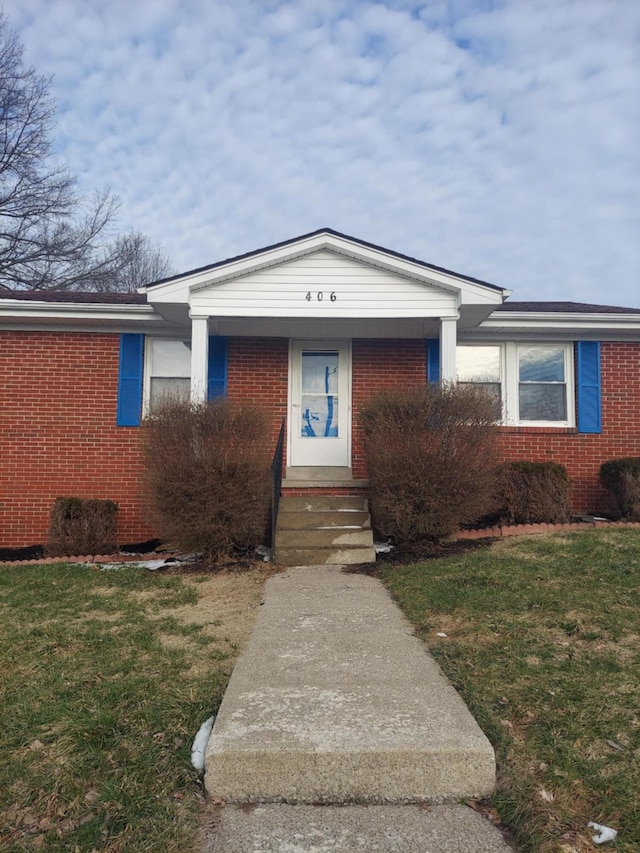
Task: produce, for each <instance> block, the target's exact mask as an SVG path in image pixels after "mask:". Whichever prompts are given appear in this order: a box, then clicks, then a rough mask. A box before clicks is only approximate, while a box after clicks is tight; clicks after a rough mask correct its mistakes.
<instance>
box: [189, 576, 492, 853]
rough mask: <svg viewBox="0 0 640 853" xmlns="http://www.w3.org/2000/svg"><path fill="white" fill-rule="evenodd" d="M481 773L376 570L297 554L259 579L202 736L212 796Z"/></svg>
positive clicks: (392, 784)
mask: <svg viewBox="0 0 640 853" xmlns="http://www.w3.org/2000/svg"><path fill="white" fill-rule="evenodd" d="M494 782H495V759H494V754H493V749H492V748H491V745H490V743H489V741H488V740H487V739H486V737H485V736H484V734H483V733H482V731H481V730H480V728H479V727H478V725H477V723H476V722H475V720H474V719H473V717H472V716H471V714H470V713H469V711H468V709H467V708H466V706H465V705H464V703H463V702H462V700H461V698H460V696H459V695H458V694H457V693H456V691H455V690H454V689H453V687H452V686H451V684H450V683H449V682H448V681H447V679H446V678H444V676H443V675H442V673H441V672H440V670H439V668H438V666H437V664H436V663H435V661H434V660H433V658H432V657H431V656H430V655H429V653H428V652H427V650H426V648H425V646H424V645H423V643H421V642H420V641H419V640H418V639H417V638H416V637H415V636H413V633H412V629H411V626H410V625H409V623H408V622H407V621H406V620H405V619H404V617H403V616H402V614H401V613H400V611H399V610H398V608H397V606H396V605H395V604H394V603H393V601H392V600H391V598H390V596H389V594H388V593H387V591H386V590H385V589H384V587H383V586H382V584H381V583H380V582H379V581H377V580H376V579H374V578H371V577H367V576H365V575H361V574H346V573H344V572H342V571H341V570H340V568H339V567H338V566H324V567H323V566H318V565H315V566H314V565H310V566H306V567H304V568H296V569H289V570H288V571H286V572H284V573H283V574H279V575H276V576H274V577H273V578H271V579H270V580H269V581H268V582H267V585H266V588H265V597H264V605H263V607H261V608H260V613H259V615H258V619H257V622H256V625H255V628H254V631H253V634H252V636H251V639H250V641H249V645H248V646H247V648H246V650H245V652H244V653H243V655H242V656H241V658H240V660H239V661H238V663H237V664H236V667H235V669H234V671H233V675H232V677H231V681H230V683H229V686H228V688H227V691H226V693H225V696H224V699H223V701H222V705H221V707H220V710H219V712H218V716H217V718H216V722H215V726H214V729H213V733H212V736H211V738H210V740H209V744H208V746H207V750H206V776H205V784H206V787H207V790H208V791H209V792H210V793H211V794H212V795H214V796H218V797H222V798H223V799H224V800H225V801H226V802H228V803H261V802H263V803H278V802H285V803H310V804H313V803H325V804H345V803H379V804H383V803H389V804H400V803H408V802H442V801H456V800H463V799H466V798H472V799H475V798H481V797H486V796H488V795H489V794H490V793H491V792H492V790H493V786H494ZM303 849H304V848H303ZM323 849H324V848H323ZM422 849H425V850H426V849H427V848H426V847H425V848H422ZM429 849H431V848H429ZM456 849H473V847H464V846H463V847H459V848H456ZM479 849H481V848H479Z"/></svg>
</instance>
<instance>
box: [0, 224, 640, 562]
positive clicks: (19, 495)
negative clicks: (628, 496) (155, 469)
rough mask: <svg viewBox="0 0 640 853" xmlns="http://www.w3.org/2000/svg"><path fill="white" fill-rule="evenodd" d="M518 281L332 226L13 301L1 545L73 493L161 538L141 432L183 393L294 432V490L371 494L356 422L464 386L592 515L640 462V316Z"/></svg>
mask: <svg viewBox="0 0 640 853" xmlns="http://www.w3.org/2000/svg"><path fill="white" fill-rule="evenodd" d="M509 297H510V292H509V291H506V290H504V289H502V288H499V287H496V286H494V285H491V284H488V283H487V282H483V281H479V280H477V279H474V278H471V277H469V276H465V275H461V274H459V273H455V272H451V271H450V270H445V269H441V268H439V267H436V266H432V265H431V264H428V263H424V262H422V261H419V260H416V259H414V258H409V257H406V256H404V255H401V254H398V253H396V252H393V251H390V250H388V249H384V248H381V247H379V246H374V245H371V244H369V243H366V242H363V241H361V240H357V239H354V238H352V237H348V236H346V235H344V234H340V233H337V232H335V231H332V230H330V229H322V230H320V231H316V232H313V233H311V234H306V235H304V236H302V237H298V238H295V239H292V240H288V241H286V242H284V243H279V244H277V245H274V246H269V247H267V248H265V249H260V250H258V251H254V252H250V253H248V254H245V255H241V256H239V257H235V258H231V259H229V260H226V261H222V262H219V263H215V264H212V265H211V266H207V267H203V268H202V269H197V270H193V271H191V272H187V273H184V274H182V275H177V276H173V277H172V278H169V279H166V280H163V281H159V282H157V283H155V284H152V285H150V286H148V287H147V288H146V292H145V293H139V294H96V293H53V292H52V293H44V292H43V293H32V292H15V291H11V292H6V291H5V292H2V293H0V376H1V393H2V407H1V411H0V442H1V447H0V545H2V546H3V547H19V546H24V545H29V544H34V543H39V542H43V541H44V540H45V538H46V532H47V528H48V519H49V512H50V509H51V505H52V503H53V500H54V499H55V498H56V497H57V496H61V495H78V496H84V497H100V498H110V499H112V500H115V501H117V503H118V504H119V506H120V521H119V539H120V541H121V542H131V541H140V540H143V539H146V538H150V537H152V536H153V535H154V534H155V532H156V531H154V530H153V529H151V528H150V527H149V524H148V520H147V518H146V515H145V511H144V507H143V505H142V502H141V497H140V480H141V474H142V469H141V459H140V452H139V426H140V422H141V418H142V417H143V415H144V412H145V411H148V410H149V407H153V404H154V400H156V399H157V398H158V397H159V396H160V395H162V394H164V393H166V392H167V391H177V392H181V393H183V394H189V395H190V396H191V398H192V399H194V400H204V399H206V398H207V397H215V396H217V395H221V394H223V395H227V396H228V397H229V398H248V399H251V400H253V401H255V402H256V403H260V404H263V405H264V406H266V407H267V408H268V410H269V411H270V412H271V413H272V418H273V434H272V441H273V445H274V447H275V443H276V439H277V435H278V431H279V429H280V425H281V423H282V421H283V420H284V421H285V424H286V453H285V456H286V458H285V469H284V478H283V481H282V491H283V494H287V495H299V496H304V495H308V494H309V493H311V492H318V491H320V492H324V493H330V494H333V495H358V494H363V493H366V488H367V472H366V467H365V460H364V457H363V450H362V440H361V435H360V433H359V430H358V426H357V423H356V414H357V412H358V408H359V406H360V405H361V404H362V402H363V401H364V400H366V399H367V398H368V397H369V396H370V395H371V393H372V392H374V391H375V390H376V389H378V388H381V387H386V386H393V385H397V384H402V385H408V384H416V383H423V382H426V381H439V380H454V379H457V380H458V381H461V382H477V383H481V384H482V385H484V386H485V387H487V388H489V389H490V390H492V391H493V392H494V393H495V394H497V395H499V396H500V399H501V401H502V409H503V424H502V427H501V436H502V445H503V448H504V453H505V456H506V457H507V458H510V459H530V460H538V461H545V460H555V461H557V462H561V463H563V464H564V465H566V467H567V469H568V471H569V474H570V476H571V478H572V503H573V509H574V511H575V512H577V513H587V512H594V511H595V512H603V511H606V510H607V509H608V508H609V506H610V505H609V498H608V496H607V495H606V494H605V493H604V491H603V490H602V488H601V487H600V485H599V483H598V469H599V466H600V464H601V463H602V462H604V461H606V460H608V459H612V458H617V457H622V456H639V455H640V308H638V309H632V308H613V307H608V306H600V305H587V304H580V303H572V302H517V301H512V300H511V298H509Z"/></svg>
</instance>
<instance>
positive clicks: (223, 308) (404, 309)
mask: <svg viewBox="0 0 640 853" xmlns="http://www.w3.org/2000/svg"><path fill="white" fill-rule="evenodd" d="M190 304H191V311H192V313H193V314H198V315H201V314H208V315H210V316H217V317H255V316H261V317H283V316H285V317H352V318H357V317H416V316H421V317H443V316H451V317H453V316H455V315H456V313H457V310H458V303H457V294H456V292H455V291H451V290H445V289H443V288H438V287H433V286H431V287H430V286H427V285H425V284H422V283H419V282H417V281H414V280H411V279H409V278H407V277H405V276H401V275H398V274H397V273H394V272H390V271H389V270H386V269H380V268H377V267H374V266H371V265H369V264H364V263H362V262H361V261H355V260H353V259H351V258H349V257H346V256H345V255H342V254H340V253H337V252H334V251H330V250H327V249H323V250H319V251H317V252H313V253H311V254H307V255H304V256H303V257H300V258H296V259H294V260H291V261H287V262H285V263H280V264H278V265H276V266H271V267H266V268H263V269H260V270H257V271H256V272H252V273H249V274H247V275H241V276H239V277H235V278H232V279H229V280H227V281H223V282H221V283H219V284H218V283H216V284H210V285H205V286H202V287H199V288H197V289H195V290H193V291H192V293H191V299H190Z"/></svg>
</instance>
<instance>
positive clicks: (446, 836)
mask: <svg viewBox="0 0 640 853" xmlns="http://www.w3.org/2000/svg"><path fill="white" fill-rule="evenodd" d="M214 808H215V810H213V809H212V813H211V818H212V819H211V820H210V821H209V822H208V827H207V829H206V830H205V832H206V836H205V846H204V850H203V853H248V851H251V853H283V851H290V853H320V851H321V853H461V851H467V853H468V851H473V853H513V848H512V847H510V846H509V845H508V844H507V842H506V841H505V839H504V837H503V836H502V834H501V832H500V830H499V829H497V828H496V827H495V826H493V825H492V824H491V823H489V821H488V820H487V819H486V818H485V817H483V816H482V815H481V814H479V813H478V812H476V811H473V810H472V809H470V808H469V807H468V806H463V805H443V806H430V807H429V808H424V807H423V806H418V805H404V806H288V805H282V804H270V805H269V804H267V805H254V806H247V805H241V806H229V805H227V806H217V807H214ZM566 849H569V847H568V846H567V848H566Z"/></svg>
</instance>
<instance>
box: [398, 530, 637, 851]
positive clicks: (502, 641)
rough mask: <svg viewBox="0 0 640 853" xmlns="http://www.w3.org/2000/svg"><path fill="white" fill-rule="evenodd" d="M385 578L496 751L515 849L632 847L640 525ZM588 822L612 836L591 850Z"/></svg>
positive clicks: (465, 557) (507, 544) (507, 543)
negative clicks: (614, 836) (614, 831)
mask: <svg viewBox="0 0 640 853" xmlns="http://www.w3.org/2000/svg"><path fill="white" fill-rule="evenodd" d="M381 575H382V577H383V579H384V580H385V582H386V583H387V584H388V586H389V587H390V589H391V591H392V593H393V595H394V596H395V597H396V599H397V600H398V602H399V603H400V605H401V606H402V608H403V609H404V610H405V612H406V614H407V615H408V617H409V618H410V619H411V621H412V622H413V623H414V625H415V626H416V628H417V632H418V634H419V636H421V637H422V638H423V639H424V640H425V642H426V643H427V645H428V647H429V648H430V650H431V651H432V652H433V654H434V655H435V656H436V658H437V659H438V661H439V663H440V665H441V667H442V668H443V670H444V672H445V673H446V674H447V675H448V677H449V678H450V679H451V680H452V681H453V683H454V685H455V686H456V687H457V688H458V690H459V691H460V692H461V693H462V695H463V697H464V698H465V700H466V702H467V704H468V705H469V707H470V708H471V711H472V712H473V714H474V715H475V717H476V719H477V720H478V722H479V723H480V725H481V726H482V728H483V729H484V731H485V732H486V734H487V735H488V736H489V738H490V740H491V741H492V743H493V745H494V747H495V748H496V753H497V758H498V767H499V780H498V791H497V793H496V795H495V798H494V805H495V806H496V807H497V809H498V812H499V814H500V816H501V818H502V820H503V821H504V822H505V823H506V824H507V825H508V826H509V827H510V828H511V829H512V831H513V832H514V833H515V834H516V836H517V837H518V839H519V841H520V843H521V845H522V849H523V851H530V852H531V853H550V851H565V853H574V851H586V850H596V849H615V850H616V851H624V853H631V851H636V853H637V851H640V531H637V530H626V531H625V530H612V531H598V532H593V533H590V532H580V533H574V534H562V535H560V534H555V535H553V536H545V537H540V536H538V537H530V538H526V539H511V540H504V541H502V542H500V543H497V544H494V545H493V546H491V547H490V548H487V549H484V550H479V551H473V552H468V553H466V554H462V555H459V556H455V557H449V558H445V559H438V560H430V561H426V562H423V563H419V564H416V565H411V566H393V565H387V566H385V567H383V568H382V570H381ZM443 635H446V636H443ZM589 821H595V822H596V823H599V824H604V825H606V826H609V827H612V828H614V829H617V830H618V831H619V835H618V838H617V840H616V842H615V843H614V844H613V845H606V847H605V848H597V847H595V846H594V845H593V844H592V842H591V836H592V835H593V833H594V831H593V830H589V829H588V828H587V824H588V822H589Z"/></svg>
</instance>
